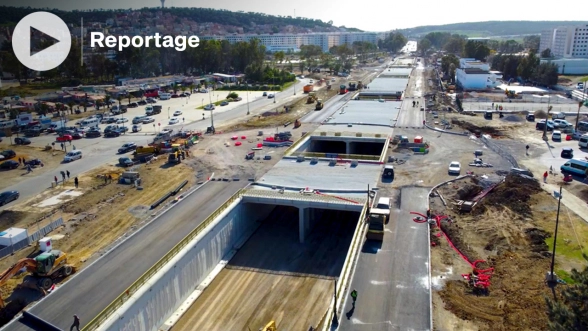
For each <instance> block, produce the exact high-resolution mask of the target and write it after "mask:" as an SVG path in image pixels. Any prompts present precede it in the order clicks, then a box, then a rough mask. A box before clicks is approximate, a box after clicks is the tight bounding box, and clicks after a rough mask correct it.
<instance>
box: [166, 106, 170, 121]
mask: <svg viewBox="0 0 588 331" xmlns="http://www.w3.org/2000/svg"><path fill="white" fill-rule="evenodd" d="M170 108H171V107H167V119H169V118H170V117H169V109H170Z"/></svg>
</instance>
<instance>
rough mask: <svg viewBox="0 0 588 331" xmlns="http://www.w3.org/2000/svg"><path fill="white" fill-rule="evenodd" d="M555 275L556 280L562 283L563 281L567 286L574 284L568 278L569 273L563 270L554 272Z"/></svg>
mask: <svg viewBox="0 0 588 331" xmlns="http://www.w3.org/2000/svg"><path fill="white" fill-rule="evenodd" d="M555 274H556V275H557V277H558V278H560V279H562V280H563V281H565V282H566V283H567V284H568V285H572V284H575V283H576V282H575V281H574V280H573V279H572V277H570V273H569V272H567V271H565V270H561V269H560V270H555Z"/></svg>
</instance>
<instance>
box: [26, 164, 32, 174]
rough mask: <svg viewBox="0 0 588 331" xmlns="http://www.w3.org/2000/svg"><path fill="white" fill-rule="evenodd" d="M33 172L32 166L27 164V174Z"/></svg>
mask: <svg viewBox="0 0 588 331" xmlns="http://www.w3.org/2000/svg"><path fill="white" fill-rule="evenodd" d="M31 172H33V169H32V168H31V165H30V164H27V173H31Z"/></svg>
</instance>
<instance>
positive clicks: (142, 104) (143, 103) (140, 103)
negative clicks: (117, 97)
mask: <svg viewBox="0 0 588 331" xmlns="http://www.w3.org/2000/svg"><path fill="white" fill-rule="evenodd" d="M137 104H139V106H145V105H146V104H147V101H145V100H140V101H137Z"/></svg>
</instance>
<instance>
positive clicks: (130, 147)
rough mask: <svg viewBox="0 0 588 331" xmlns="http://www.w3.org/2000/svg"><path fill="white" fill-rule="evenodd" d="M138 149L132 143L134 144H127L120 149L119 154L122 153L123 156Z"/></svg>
mask: <svg viewBox="0 0 588 331" xmlns="http://www.w3.org/2000/svg"><path fill="white" fill-rule="evenodd" d="M136 148H137V144H135V143H132V142H131V143H126V144H123V145H122V146H121V147H120V148H119V149H118V152H119V153H121V154H122V153H127V152H130V151H134V150H135V149H136Z"/></svg>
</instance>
